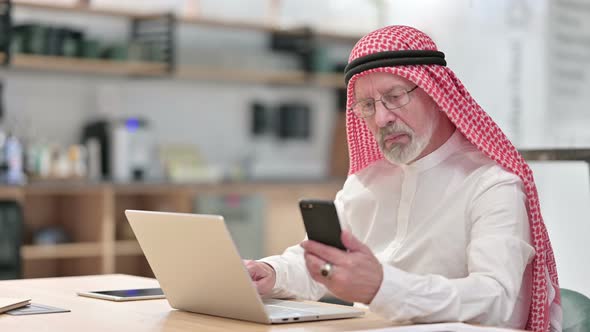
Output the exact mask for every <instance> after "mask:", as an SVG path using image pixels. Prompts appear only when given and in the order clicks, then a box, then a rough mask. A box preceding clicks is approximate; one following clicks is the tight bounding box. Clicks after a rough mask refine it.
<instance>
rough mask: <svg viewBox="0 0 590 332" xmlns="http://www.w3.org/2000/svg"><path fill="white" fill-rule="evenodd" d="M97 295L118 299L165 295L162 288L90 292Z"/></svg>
mask: <svg viewBox="0 0 590 332" xmlns="http://www.w3.org/2000/svg"><path fill="white" fill-rule="evenodd" d="M90 293H95V294H103V295H110V296H117V297H138V296H154V295H164V292H162V289H161V288H141V289H121V290H111V291H96V292H90Z"/></svg>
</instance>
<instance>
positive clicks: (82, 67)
mask: <svg viewBox="0 0 590 332" xmlns="http://www.w3.org/2000/svg"><path fill="white" fill-rule="evenodd" d="M4 56H5V55H4V54H3V53H0V62H2V60H3V59H4ZM9 68H15V69H31V70H47V71H58V72H67V73H80V74H99V75H127V76H165V75H167V68H166V64H165V63H153V62H151V63H150V62H131V61H108V60H92V59H78V58H65V57H57V56H45V55H28V54H17V55H14V56H13V57H12V59H11V66H10V67H9ZM173 77H174V78H177V79H185V80H191V79H192V80H205V81H216V82H238V83H261V84H286V85H305V84H309V83H311V84H315V85H318V86H322V87H336V88H343V87H344V79H343V77H342V74H327V73H326V74H313V75H312V76H311V78H310V79H309V80H306V74H305V72H303V71H286V70H285V71H278V70H277V71H263V70H253V69H252V70H243V69H238V70H233V69H227V68H220V69H216V68H210V67H198V66H192V67H191V66H184V67H179V68H178V69H177V70H176V72H175V74H174V76H173Z"/></svg>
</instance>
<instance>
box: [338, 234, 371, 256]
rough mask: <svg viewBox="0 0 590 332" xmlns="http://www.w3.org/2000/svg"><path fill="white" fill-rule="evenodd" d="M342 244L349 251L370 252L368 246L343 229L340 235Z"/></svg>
mask: <svg viewBox="0 0 590 332" xmlns="http://www.w3.org/2000/svg"><path fill="white" fill-rule="evenodd" d="M340 239H341V240H342V244H344V246H345V247H346V249H348V250H350V251H362V252H371V250H370V249H369V247H367V246H366V245H365V244H364V243H362V242H361V241H360V240H359V239H357V238H356V237H355V236H354V235H352V233H351V232H350V231H347V230H343V231H342V234H341V236H340Z"/></svg>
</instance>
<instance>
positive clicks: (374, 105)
mask: <svg viewBox="0 0 590 332" xmlns="http://www.w3.org/2000/svg"><path fill="white" fill-rule="evenodd" d="M417 88H418V85H416V86H414V87H413V88H411V89H410V90H406V89H403V88H402V89H401V90H402V91H404V93H405V94H406V95H407V96H408V102H407V103H405V104H403V105H401V106H398V107H395V108H389V107H387V105H385V103H384V102H383V97H384V96H387V95H388V93H391V92H392V91H393V90H394V89H391V90H390V91H389V92H388V93H385V94H383V95H381V98H379V99H373V98H369V99H366V100H370V99H372V100H373V112H372V113H371V114H370V115H367V116H364V117H362V116H359V115H358V114H357V113H356V112H355V111H354V107H355V106H356V105H358V104H359V103H361V102H362V101H359V102H356V103H354V105H352V107H349V108H348V110H349V111H351V112H352V114H354V116H356V117H357V118H359V119H368V118H370V117H372V116H374V115H375V114H376V113H377V102H381V104H383V107H385V109H386V110H388V111H394V110H396V109H400V108H402V107H404V106H406V105H408V104H409V103H410V102H411V101H412V99H411V97H410V93H411V92H412V91H414V90H416V89H417ZM366 100H364V101H366Z"/></svg>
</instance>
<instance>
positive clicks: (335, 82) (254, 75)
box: [174, 66, 344, 87]
mask: <svg viewBox="0 0 590 332" xmlns="http://www.w3.org/2000/svg"><path fill="white" fill-rule="evenodd" d="M174 77H175V78H178V79H188V80H190V79H194V80H206V81H217V82H239V83H261V84H285V85H307V84H309V83H311V84H315V85H318V86H324V87H344V78H343V76H342V75H341V74H312V76H311V77H310V79H309V80H308V79H307V76H306V74H305V72H303V71H286V70H285V71H265V70H253V69H251V70H243V69H236V70H234V69H228V68H223V69H214V68H207V67H196V66H195V67H190V66H184V67H182V66H181V67H179V68H178V69H177V71H176V74H175V76H174Z"/></svg>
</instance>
